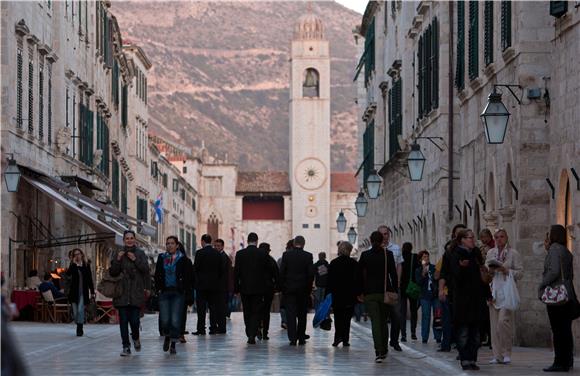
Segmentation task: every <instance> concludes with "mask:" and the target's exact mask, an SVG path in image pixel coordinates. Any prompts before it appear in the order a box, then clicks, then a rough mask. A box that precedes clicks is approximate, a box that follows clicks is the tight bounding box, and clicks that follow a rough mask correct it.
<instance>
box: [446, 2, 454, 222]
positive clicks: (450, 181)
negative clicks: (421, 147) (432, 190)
mask: <svg viewBox="0 0 580 376" xmlns="http://www.w3.org/2000/svg"><path fill="white" fill-rule="evenodd" d="M448 4H449V25H450V26H449V27H450V32H449V110H448V112H449V114H448V115H447V117H448V119H447V120H448V124H447V126H448V140H447V145H449V148H448V152H449V154H448V166H447V167H448V169H449V174H448V175H449V176H448V178H447V179H448V183H447V184H448V187H447V216H448V219H449V221H451V220H453V116H454V114H453V6H454V2H453V1H450V2H449V3H448Z"/></svg>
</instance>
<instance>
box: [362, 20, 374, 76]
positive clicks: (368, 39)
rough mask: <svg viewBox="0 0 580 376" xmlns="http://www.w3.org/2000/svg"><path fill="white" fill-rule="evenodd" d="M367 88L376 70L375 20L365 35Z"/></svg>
mask: <svg viewBox="0 0 580 376" xmlns="http://www.w3.org/2000/svg"><path fill="white" fill-rule="evenodd" d="M364 58H365V86H367V85H368V82H369V80H370V77H371V75H372V73H373V72H374V70H375V19H374V18H373V20H372V21H371V23H370V24H369V26H368V29H367V31H366V34H365V52H364Z"/></svg>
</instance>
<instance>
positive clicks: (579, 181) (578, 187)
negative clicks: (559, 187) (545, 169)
mask: <svg viewBox="0 0 580 376" xmlns="http://www.w3.org/2000/svg"><path fill="white" fill-rule="evenodd" d="M570 171H572V175H574V179H576V190H577V191H580V177H578V173H577V172H576V170H575V169H574V167H570Z"/></svg>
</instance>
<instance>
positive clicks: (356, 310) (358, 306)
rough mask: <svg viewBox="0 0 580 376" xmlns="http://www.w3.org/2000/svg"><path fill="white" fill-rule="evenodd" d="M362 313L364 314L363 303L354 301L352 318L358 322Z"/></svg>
mask: <svg viewBox="0 0 580 376" xmlns="http://www.w3.org/2000/svg"><path fill="white" fill-rule="evenodd" d="M363 315H366V311H365V305H364V303H356V304H355V305H354V319H355V320H356V321H357V322H358V321H360V318H361V316H363Z"/></svg>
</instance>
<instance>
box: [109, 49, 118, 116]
mask: <svg viewBox="0 0 580 376" xmlns="http://www.w3.org/2000/svg"><path fill="white" fill-rule="evenodd" d="M111 91H112V93H113V104H114V105H115V108H119V63H117V60H115V61H114V62H113V72H112V74H111Z"/></svg>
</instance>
